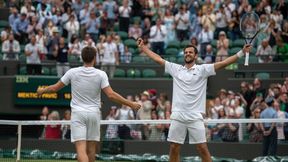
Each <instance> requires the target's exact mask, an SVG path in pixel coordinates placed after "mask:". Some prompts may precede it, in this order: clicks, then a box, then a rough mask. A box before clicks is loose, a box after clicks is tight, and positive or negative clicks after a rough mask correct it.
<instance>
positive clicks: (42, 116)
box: [39, 106, 49, 139]
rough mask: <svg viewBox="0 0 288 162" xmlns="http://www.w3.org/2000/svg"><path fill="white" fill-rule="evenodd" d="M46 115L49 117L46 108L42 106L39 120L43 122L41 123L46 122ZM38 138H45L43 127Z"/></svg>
mask: <svg viewBox="0 0 288 162" xmlns="http://www.w3.org/2000/svg"><path fill="white" fill-rule="evenodd" d="M48 115H49V109H48V107H47V106H44V107H43V108H42V113H41V115H40V117H39V119H40V120H43V121H45V120H48ZM40 138H42V139H43V138H45V127H43V128H42V132H41V135H40Z"/></svg>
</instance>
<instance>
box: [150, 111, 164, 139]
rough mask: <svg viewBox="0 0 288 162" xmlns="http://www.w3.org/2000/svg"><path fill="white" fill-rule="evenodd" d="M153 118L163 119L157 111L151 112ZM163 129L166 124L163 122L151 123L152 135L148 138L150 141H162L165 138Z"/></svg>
mask: <svg viewBox="0 0 288 162" xmlns="http://www.w3.org/2000/svg"><path fill="white" fill-rule="evenodd" d="M151 119H152V120H158V119H161V118H159V117H158V115H157V112H156V111H152V112H151ZM163 129H164V125H163V124H151V125H149V131H150V135H149V138H148V140H149V141H160V140H162V139H163Z"/></svg>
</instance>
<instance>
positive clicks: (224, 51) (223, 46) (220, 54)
mask: <svg viewBox="0 0 288 162" xmlns="http://www.w3.org/2000/svg"><path fill="white" fill-rule="evenodd" d="M228 48H229V39H228V38H227V37H226V33H225V32H224V31H221V32H220V33H219V38H218V40H217V58H216V62H219V61H222V60H225V59H226V58H227V57H228Z"/></svg>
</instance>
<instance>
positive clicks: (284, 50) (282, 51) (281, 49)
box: [276, 37, 288, 62]
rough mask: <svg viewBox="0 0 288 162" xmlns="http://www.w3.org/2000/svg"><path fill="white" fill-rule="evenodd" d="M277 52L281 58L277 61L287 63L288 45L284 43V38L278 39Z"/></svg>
mask: <svg viewBox="0 0 288 162" xmlns="http://www.w3.org/2000/svg"><path fill="white" fill-rule="evenodd" d="M276 52H277V55H278V57H279V60H277V61H284V62H285V61H287V60H288V43H286V42H284V41H283V40H282V38H280V37H277V38H276Z"/></svg>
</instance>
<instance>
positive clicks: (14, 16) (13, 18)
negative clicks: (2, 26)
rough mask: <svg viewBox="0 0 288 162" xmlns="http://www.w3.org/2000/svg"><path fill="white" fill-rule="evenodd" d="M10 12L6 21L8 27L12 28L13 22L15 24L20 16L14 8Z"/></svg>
mask: <svg viewBox="0 0 288 162" xmlns="http://www.w3.org/2000/svg"><path fill="white" fill-rule="evenodd" d="M10 12H11V14H10V15H9V18H8V20H9V26H10V27H13V25H14V22H15V21H16V20H17V19H19V17H20V15H19V14H18V10H17V8H16V7H12V8H11V9H10Z"/></svg>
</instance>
